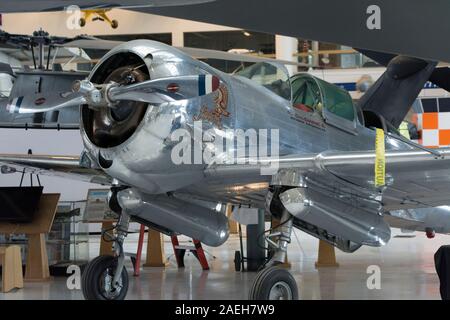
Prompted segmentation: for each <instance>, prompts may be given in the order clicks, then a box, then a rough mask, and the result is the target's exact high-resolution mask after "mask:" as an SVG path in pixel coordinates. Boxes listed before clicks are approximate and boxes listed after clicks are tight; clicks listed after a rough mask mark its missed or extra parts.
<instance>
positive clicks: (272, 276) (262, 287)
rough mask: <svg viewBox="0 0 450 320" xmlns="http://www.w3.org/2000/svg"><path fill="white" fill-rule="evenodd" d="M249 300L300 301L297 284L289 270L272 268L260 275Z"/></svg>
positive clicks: (254, 283) (264, 270) (255, 281)
mask: <svg viewBox="0 0 450 320" xmlns="http://www.w3.org/2000/svg"><path fill="white" fill-rule="evenodd" d="M277 293H279V294H277ZM249 299H250V300H298V287H297V283H296V282H295V279H294V277H293V276H292V275H291V273H290V272H289V271H288V270H286V269H283V268H281V267H278V266H272V267H269V268H266V269H263V270H262V271H261V272H259V273H258V275H257V276H256V278H255V280H254V281H253V286H252V288H251V289H250V293H249Z"/></svg>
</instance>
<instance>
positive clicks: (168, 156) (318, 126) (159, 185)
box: [81, 40, 411, 197]
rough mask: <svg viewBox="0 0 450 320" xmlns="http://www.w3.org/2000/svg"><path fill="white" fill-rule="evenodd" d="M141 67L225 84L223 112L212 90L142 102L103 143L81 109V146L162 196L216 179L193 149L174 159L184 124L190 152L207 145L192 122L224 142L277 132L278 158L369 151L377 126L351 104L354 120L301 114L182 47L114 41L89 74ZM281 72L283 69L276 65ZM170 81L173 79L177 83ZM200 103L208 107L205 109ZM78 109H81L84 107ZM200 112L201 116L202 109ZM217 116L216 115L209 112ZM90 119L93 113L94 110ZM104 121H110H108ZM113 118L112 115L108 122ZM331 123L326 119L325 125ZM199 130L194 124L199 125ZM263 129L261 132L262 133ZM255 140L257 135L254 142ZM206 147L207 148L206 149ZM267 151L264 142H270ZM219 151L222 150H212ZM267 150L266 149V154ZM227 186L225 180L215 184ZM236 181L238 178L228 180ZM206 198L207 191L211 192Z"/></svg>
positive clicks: (121, 176)
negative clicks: (141, 110)
mask: <svg viewBox="0 0 450 320" xmlns="http://www.w3.org/2000/svg"><path fill="white" fill-rule="evenodd" d="M129 61H132V65H135V64H139V63H141V64H143V65H145V68H144V69H145V73H146V74H147V75H146V77H148V78H150V79H157V78H168V77H171V78H173V79H174V81H175V82H176V77H177V76H185V75H196V74H199V75H212V76H216V77H218V78H220V79H221V81H222V82H221V83H222V85H223V86H224V87H225V89H226V94H227V97H226V104H227V105H226V110H225V111H226V112H224V110H222V112H223V113H222V114H219V115H217V101H216V99H217V94H211V95H207V96H204V97H198V98H194V99H180V98H179V97H175V96H174V99H173V102H169V103H166V104H164V105H160V106H158V107H156V106H148V107H147V108H146V111H145V114H144V115H143V116H142V117H141V119H140V120H139V121H140V122H139V123H136V127H135V128H134V131H133V133H132V134H131V135H129V136H127V137H125V138H124V139H122V140H123V141H122V140H120V139H119V140H120V141H119V142H118V143H115V144H114V143H112V144H111V143H109V142H106V145H107V146H105V145H98V143H96V142H95V141H94V140H95V138H93V131H92V130H94V131H95V129H92V128H90V124H89V123H90V122H89V121H91V120H92V118H89V116H87V112H90V111H87V109H86V108H87V107H82V110H81V114H82V121H81V124H82V126H81V132H82V137H83V140H84V143H85V147H86V150H87V151H88V153H89V155H90V157H91V158H92V159H93V160H94V161H95V162H97V163H99V164H100V166H101V167H102V168H103V170H104V171H105V172H106V173H107V174H108V175H110V176H112V177H114V178H115V179H117V180H118V181H119V183H120V184H124V185H131V186H134V187H136V188H139V189H140V190H143V191H144V192H146V193H149V194H162V193H167V192H173V191H177V190H182V189H184V188H187V187H189V188H191V190H196V189H202V190H201V193H202V194H208V189H209V188H213V185H214V184H217V182H214V183H213V182H211V184H210V182H209V181H207V179H208V178H207V177H205V175H204V174H203V171H204V169H205V168H206V167H208V165H210V164H207V163H204V162H196V161H194V160H195V159H194V158H195V157H196V156H197V155H194V154H193V155H192V158H191V160H192V162H191V163H181V164H180V163H174V161H173V149H174V147H176V146H177V144H178V143H179V141H174V140H173V134H174V132H176V131H177V130H180V129H184V130H186V131H187V132H189V133H191V137H190V138H191V139H192V148H191V149H192V150H191V152H194V150H195V149H196V148H195V146H196V145H200V148H201V152H202V154H203V153H204V151H205V149H206V148H210V144H208V137H205V136H204V135H203V136H202V134H198V132H196V129H195V128H196V120H197V122H198V121H199V120H200V121H201V123H202V126H201V130H202V132H203V133H204V132H207V131H208V130H210V131H212V132H214V133H215V134H217V135H218V136H221V137H224V140H236V137H235V136H233V135H231V136H230V131H234V132H235V131H236V130H239V129H240V130H242V131H244V132H246V131H248V130H253V131H254V132H256V134H257V135H258V139H259V140H260V139H261V138H263V137H262V133H263V134H265V135H266V134H267V133H264V132H265V131H264V130H268V132H269V138H268V144H269V145H270V137H271V136H270V131H271V130H277V131H278V136H279V152H278V153H279V156H287V155H303V154H318V153H321V152H325V151H329V150H334V151H364V150H373V149H374V145H375V130H374V129H371V128H367V127H366V126H365V125H364V123H363V121H364V120H363V116H362V115H360V112H359V111H358V110H356V109H355V108H356V107H355V106H353V104H351V106H350V107H351V108H353V112H354V118H353V120H352V121H349V120H347V119H343V120H342V127H341V123H340V119H339V118H336V117H334V118H333V121H327V119H324V118H326V117H323V116H322V115H321V114H319V113H318V112H306V111H302V110H299V109H297V108H294V106H293V103H292V101H291V99H290V98H291V97H292V95H289V97H286V96H284V97H283V96H280V95H278V94H276V93H274V91H273V90H270V89H268V87H267V86H262V85H260V84H257V83H255V82H254V81H251V80H249V79H247V78H245V77H242V76H233V75H228V74H224V73H222V72H220V71H218V70H215V69H213V68H212V67H210V66H208V65H206V64H204V63H202V62H199V61H197V60H195V59H193V58H191V57H189V56H187V55H185V54H184V53H182V52H180V51H178V50H176V49H174V48H172V47H170V46H166V45H164V44H160V43H157V42H152V41H141V40H138V41H132V42H129V43H126V44H124V45H121V46H119V47H117V48H116V49H114V50H112V51H111V52H110V53H108V54H107V55H106V56H105V57H104V58H103V59H102V61H101V62H100V63H99V64H98V65H97V67H96V68H95V69H94V70H93V72H92V73H91V76H90V80H91V81H93V82H96V83H99V82H101V81H104V80H105V79H106V76H105V75H102V74H103V73H105V72H108V71H111V68H112V66H114V67H115V68H116V66H117V67H119V66H118V65H117V64H120V63H121V64H122V66H123V65H127V63H129ZM280 70H282V68H280ZM175 84H176V83H175ZM205 106H206V107H207V108H206V109H205ZM83 108H84V109H83ZM215 108H216V109H215ZM205 112H206V114H205ZM214 114H215V116H214ZM93 117H95V116H93ZM109 120H111V119H109ZM109 120H108V121H109ZM111 121H113V120H111ZM330 122H331V124H330ZM197 131H198V130H197ZM261 132H262V133H261ZM102 137H103V136H102ZM259 140H256V141H259ZM252 143H253V144H255V143H258V142H255V141H253V142H252V140H250V139H248V140H246V143H245V148H246V150H249V149H251V147H252V146H251V144H252ZM208 145H209V147H208ZM225 145H226V148H228V150H226V152H225V154H226V156H230V154H231V155H234V156H236V150H230V149H236V148H237V147H236V141H230V144H229V145H228V144H227V143H225ZM410 148H411V146H409V145H408V144H406V143H402V142H400V141H398V140H395V139H391V138H387V139H386V149H387V150H400V149H410ZM269 149H270V147H269ZM218 153H220V152H218ZM268 153H269V155H270V151H269V152H268ZM252 179H253V181H248V180H246V178H245V177H242V181H240V182H242V183H246V184H249V183H250V184H251V183H261V182H267V181H270V176H263V175H262V176H261V177H259V178H257V179H255V178H252ZM221 183H222V184H221V186H222V187H223V188H226V187H227V186H226V184H227V182H226V181H223V182H221ZM233 183H234V184H236V182H233ZM210 194H211V197H213V193H212V192H211V193H210Z"/></svg>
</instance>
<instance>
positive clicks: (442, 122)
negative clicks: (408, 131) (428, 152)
mask: <svg viewBox="0 0 450 320" xmlns="http://www.w3.org/2000/svg"><path fill="white" fill-rule="evenodd" d="M417 120H418V128H419V129H421V131H422V139H420V140H419V143H420V144H422V145H423V146H425V147H427V148H441V147H448V146H450V112H428V113H423V114H418V115H417Z"/></svg>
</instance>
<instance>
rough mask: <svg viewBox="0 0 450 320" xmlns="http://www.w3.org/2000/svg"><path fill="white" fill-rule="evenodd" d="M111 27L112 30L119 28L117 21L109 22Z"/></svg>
mask: <svg viewBox="0 0 450 320" xmlns="http://www.w3.org/2000/svg"><path fill="white" fill-rule="evenodd" d="M111 27H112V28H113V29H117V28H118V27H119V21H117V20H113V21H111Z"/></svg>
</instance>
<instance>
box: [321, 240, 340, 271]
mask: <svg viewBox="0 0 450 320" xmlns="http://www.w3.org/2000/svg"><path fill="white" fill-rule="evenodd" d="M324 267H339V264H338V263H337V262H336V253H335V251H334V247H333V246H332V245H331V244H329V243H328V242H326V241H323V240H320V242H319V255H318V258H317V262H316V268H324Z"/></svg>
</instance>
